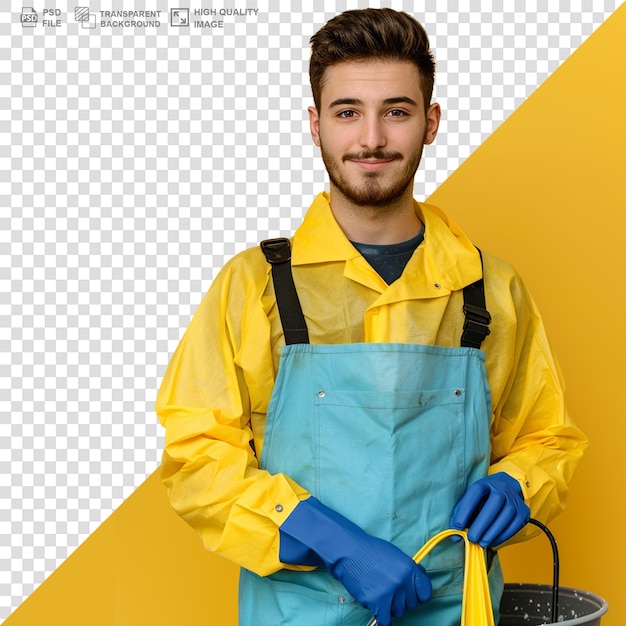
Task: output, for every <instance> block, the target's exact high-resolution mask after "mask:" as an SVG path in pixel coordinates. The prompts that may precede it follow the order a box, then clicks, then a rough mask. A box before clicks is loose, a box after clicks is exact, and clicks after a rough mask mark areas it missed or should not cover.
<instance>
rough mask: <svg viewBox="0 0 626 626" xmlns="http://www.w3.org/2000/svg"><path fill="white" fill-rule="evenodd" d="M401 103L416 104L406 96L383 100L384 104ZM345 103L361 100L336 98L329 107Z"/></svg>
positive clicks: (354, 102) (359, 101)
mask: <svg viewBox="0 0 626 626" xmlns="http://www.w3.org/2000/svg"><path fill="white" fill-rule="evenodd" d="M402 103H406V104H412V105H413V106H417V102H415V100H413V98H409V97H408V96H397V97H395V98H386V99H385V100H383V104H384V105H388V104H402ZM346 104H363V101H362V100H359V99H358V98H338V99H337V100H333V101H332V102H331V103H330V105H329V107H330V108H332V107H336V106H343V105H346Z"/></svg>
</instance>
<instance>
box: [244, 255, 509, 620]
mask: <svg viewBox="0 0 626 626" xmlns="http://www.w3.org/2000/svg"><path fill="white" fill-rule="evenodd" d="M279 262H280V261H279ZM272 270H273V273H274V282H275V286H276V292H277V299H278V302H279V309H280V314H281V320H282V323H283V330H284V333H285V337H286V342H287V344H288V345H286V346H285V347H284V348H283V351H282V353H281V359H280V367H279V371H278V376H277V380H276V384H275V387H274V390H273V394H272V397H271V400H270V404H269V408H268V413H267V421H266V426H265V443H264V447H263V451H262V455H261V459H260V464H261V466H262V467H263V468H264V469H266V470H268V471H269V472H270V473H274V474H275V473H281V472H282V473H284V474H287V475H288V476H290V477H291V478H293V479H294V480H295V481H297V482H298V483H299V484H300V485H302V486H303V487H304V488H306V489H307V490H308V491H309V492H310V493H311V494H312V495H313V496H315V497H316V498H318V499H319V500H320V501H321V502H323V503H324V504H325V505H326V506H328V507H331V508H332V509H335V510H336V511H337V512H339V513H341V514H342V515H344V516H345V517H347V518H348V519H350V520H351V521H352V522H354V523H355V524H358V525H359V526H360V527H361V528H363V530H365V531H366V532H368V533H369V534H371V535H374V536H376V537H380V538H382V539H386V540H387V541H390V542H391V543H393V544H394V545H396V546H397V547H398V548H400V549H401V550H403V551H404V552H405V553H406V554H407V555H409V556H413V554H415V552H417V550H418V549H419V548H420V547H421V546H422V545H423V544H424V543H426V541H427V540H428V539H429V538H430V537H432V536H433V535H435V534H436V533H438V532H440V531H442V530H445V529H446V528H448V527H449V519H450V515H451V513H452V509H453V507H454V505H455V504H456V502H457V501H458V499H459V498H460V497H461V496H462V495H463V493H464V492H465V490H466V488H467V486H468V485H469V484H470V483H472V482H474V481H475V480H477V479H479V478H482V477H483V476H485V475H486V474H487V469H488V467H489V460H490V437H489V426H490V418H491V400H490V393H489V387H488V384H487V379H486V372H485V358H484V356H485V355H484V353H483V352H482V351H481V350H479V349H477V347H468V346H467V345H464V346H462V347H459V348H448V347H440V346H423V345H415V344H398V343H358V344H346V345H310V344H308V342H307V340H308V335H307V333H306V330H305V329H304V328H296V327H297V326H298V323H296V324H294V323H292V322H291V321H287V322H286V314H284V310H283V309H285V308H286V307H285V306H284V305H283V307H282V308H281V301H285V300H287V301H288V300H289V297H290V296H289V295H287V296H285V297H281V290H282V288H280V287H279V285H278V284H277V274H278V273H279V272H280V271H284V270H283V268H279V267H278V266H277V265H273V268H272ZM277 270H278V271H277ZM289 277H290V269H289ZM479 282H480V283H481V284H480V287H481V288H482V281H479ZM472 287H474V286H472ZM466 289H467V288H466ZM287 291H289V289H287ZM294 293H295V290H294V288H293V283H291V297H292V298H293V295H294ZM482 297H483V301H484V295H483V296H482ZM291 308H295V309H298V308H299V303H297V304H296V305H293V306H291ZM475 308H476V307H475V306H473V305H472V304H469V305H468V304H467V301H466V306H465V307H464V310H465V312H466V327H467V332H466V333H464V338H467V337H468V336H469V335H472V334H473V328H476V325H475V324H472V320H471V316H472V312H473V310H474V309H475ZM479 308H480V307H479ZM468 311H469V314H468ZM482 313H483V314H486V311H482ZM487 317H488V314H487ZM300 319H301V320H302V321H303V318H302V316H301V313H300ZM300 326H302V323H301V324H300ZM294 328H295V332H294V333H293V335H292V330H294ZM487 332H488V330H484V332H483V333H482V337H481V338H480V339H479V340H478V342H476V341H475V337H473V338H472V340H470V341H467V340H465V341H462V343H464V344H468V343H469V344H471V343H473V344H474V345H476V343H478V345H480V341H482V338H484V335H485V334H487ZM479 334H480V333H479ZM290 336H293V337H295V339H293V338H292V339H290V338H289V337H290ZM490 557H493V558H492V559H490V560H491V563H490V567H489V581H490V588H491V594H492V601H493V603H494V608H495V610H496V614H497V607H498V605H499V601H500V597H501V595H502V586H503V581H502V574H501V570H500V566H499V562H498V558H497V556H495V555H493V554H491V555H490ZM422 565H423V566H424V567H425V568H426V570H427V571H428V573H429V575H430V577H431V580H432V584H433V599H432V600H431V601H430V602H428V603H426V604H424V605H421V606H419V607H418V608H417V609H415V610H414V611H411V612H409V613H407V614H406V615H405V616H404V617H403V618H401V619H398V620H395V621H394V624H397V625H398V626H409V625H413V624H415V625H416V626H417V625H419V626H453V625H457V626H458V624H459V623H460V615H461V597H462V594H461V592H462V583H463V573H464V571H463V543H462V542H461V543H453V542H452V541H445V542H442V543H441V544H439V546H438V547H437V548H435V550H433V552H431V554H430V555H429V556H428V557H427V558H426V559H425V560H424V561H423V562H422ZM239 596H240V597H239V623H240V625H242V626H248V625H252V624H255V625H262V626H279V625H283V624H285V625H287V624H288V625H290V626H300V625H301V626H331V625H332V626H335V625H336V626H339V625H342V626H348V625H350V626H352V625H354V626H365V625H366V624H367V623H368V621H369V620H370V619H371V617H372V615H371V613H370V612H369V611H367V610H366V609H364V608H363V607H362V606H361V605H359V604H358V603H357V602H356V601H355V600H354V599H353V598H352V596H350V594H349V593H348V592H347V591H346V589H345V588H344V587H343V585H342V584H341V583H340V582H339V581H337V580H336V579H335V578H333V577H332V576H331V575H330V574H329V573H328V572H327V571H325V570H323V569H316V570H313V571H309V572H304V571H291V570H286V569H285V570H281V571H279V572H277V573H276V574H273V575H271V576H268V577H259V576H257V575H255V574H253V573H252V572H249V571H247V570H242V573H241V580H240V590H239ZM496 618H497V615H496Z"/></svg>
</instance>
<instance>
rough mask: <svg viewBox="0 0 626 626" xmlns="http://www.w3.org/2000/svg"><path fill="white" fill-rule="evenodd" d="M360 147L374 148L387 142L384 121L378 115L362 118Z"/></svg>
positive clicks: (380, 146)
mask: <svg viewBox="0 0 626 626" xmlns="http://www.w3.org/2000/svg"><path fill="white" fill-rule="evenodd" d="M360 142H361V147H362V148H364V149H366V150H376V149H378V148H382V147H383V146H385V145H386V144H387V138H386V135H385V128H384V122H383V120H381V119H380V118H379V117H376V116H370V117H366V118H364V119H363V121H362V124H361V137H360Z"/></svg>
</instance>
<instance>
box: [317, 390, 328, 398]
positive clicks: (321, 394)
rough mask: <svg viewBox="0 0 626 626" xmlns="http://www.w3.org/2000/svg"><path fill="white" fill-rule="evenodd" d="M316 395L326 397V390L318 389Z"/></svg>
mask: <svg viewBox="0 0 626 626" xmlns="http://www.w3.org/2000/svg"><path fill="white" fill-rule="evenodd" d="M317 396H318V397H319V398H325V397H326V392H325V391H318V392H317Z"/></svg>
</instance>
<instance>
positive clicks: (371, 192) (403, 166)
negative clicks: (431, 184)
mask: <svg viewBox="0 0 626 626" xmlns="http://www.w3.org/2000/svg"><path fill="white" fill-rule="evenodd" d="M423 149H424V144H423V142H422V144H421V146H420V148H419V150H417V151H416V152H415V153H414V154H412V155H410V157H409V158H408V159H407V158H405V157H404V156H403V155H401V154H400V153H398V152H384V151H382V150H375V151H374V152H360V153H348V154H345V155H344V156H343V157H342V158H341V163H340V162H339V161H338V160H337V159H336V158H335V157H334V156H332V155H331V154H329V153H328V152H326V151H325V150H324V145H323V143H322V141H321V138H320V150H321V154H322V160H323V161H324V165H325V167H326V171H327V172H328V176H329V177H330V181H331V183H332V184H333V185H334V187H335V188H336V189H337V191H339V192H340V193H341V194H342V195H343V196H345V198H346V199H348V200H349V201H350V202H352V203H353V204H355V205H357V206H365V207H378V208H381V207H385V206H390V205H393V204H394V203H395V202H397V201H398V200H399V199H400V198H402V196H404V195H405V193H406V192H407V190H409V189H410V190H411V194H412V189H413V179H414V178H415V172H416V171H417V168H418V166H419V164H420V160H421V158H422V151H423ZM352 159H354V160H361V159H380V160H383V159H396V160H398V161H399V166H400V167H399V168H398V171H396V172H385V171H373V172H360V173H355V175H354V178H353V179H352V180H349V179H348V176H347V175H346V170H345V163H346V162H347V161H350V160H352Z"/></svg>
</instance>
